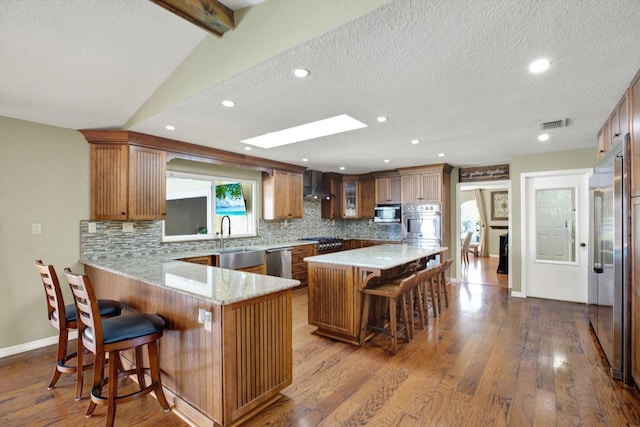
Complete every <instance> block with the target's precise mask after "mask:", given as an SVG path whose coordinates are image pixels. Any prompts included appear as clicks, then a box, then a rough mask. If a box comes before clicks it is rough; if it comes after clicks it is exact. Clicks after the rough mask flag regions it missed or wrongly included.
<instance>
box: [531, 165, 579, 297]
mask: <svg viewBox="0 0 640 427" xmlns="http://www.w3.org/2000/svg"><path fill="white" fill-rule="evenodd" d="M589 173H590V170H587V169H578V170H567V171H554V172H542V173H532V174H523V175H522V182H521V183H522V185H521V188H522V189H523V197H522V200H523V202H524V206H523V209H522V212H523V218H522V260H523V262H522V292H523V294H524V295H526V296H530V297H538V298H546V299H555V300H562V301H573V302H580V303H586V302H587V256H588V251H587V247H586V242H587V240H588V235H589V182H588V180H589Z"/></svg>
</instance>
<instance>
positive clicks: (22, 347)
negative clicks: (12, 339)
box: [0, 330, 78, 359]
mask: <svg viewBox="0 0 640 427" xmlns="http://www.w3.org/2000/svg"><path fill="white" fill-rule="evenodd" d="M76 338H78V331H77V330H73V331H69V339H70V340H74V339H76ZM52 344H58V336H57V335H55V336H52V337H49V338H42V339H41V340H36V341H31V342H26V343H24V344H18V345H14V346H12V347H6V348H0V359H2V358H3V357H7V356H13V355H14V354H18V353H24V352H25V351H30V350H35V349H37V348H42V347H46V346H48V345H52Z"/></svg>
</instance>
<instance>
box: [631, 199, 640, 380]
mask: <svg viewBox="0 0 640 427" xmlns="http://www.w3.org/2000/svg"><path fill="white" fill-rule="evenodd" d="M631 214H632V219H631V221H632V224H631V234H632V244H631V256H632V258H631V296H632V299H631V375H632V376H633V380H634V381H635V382H636V385H638V386H639V387H640V197H634V198H633V199H631Z"/></svg>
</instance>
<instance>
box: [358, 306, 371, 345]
mask: <svg viewBox="0 0 640 427" xmlns="http://www.w3.org/2000/svg"><path fill="white" fill-rule="evenodd" d="M370 305H371V295H369V294H364V302H363V304H362V320H361V321H360V345H364V340H365V338H366V335H367V323H369V306H370Z"/></svg>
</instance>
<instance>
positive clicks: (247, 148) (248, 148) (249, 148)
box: [244, 147, 252, 151]
mask: <svg viewBox="0 0 640 427" xmlns="http://www.w3.org/2000/svg"><path fill="white" fill-rule="evenodd" d="M244 149H245V150H247V151H251V150H252V148H251V147H244Z"/></svg>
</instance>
